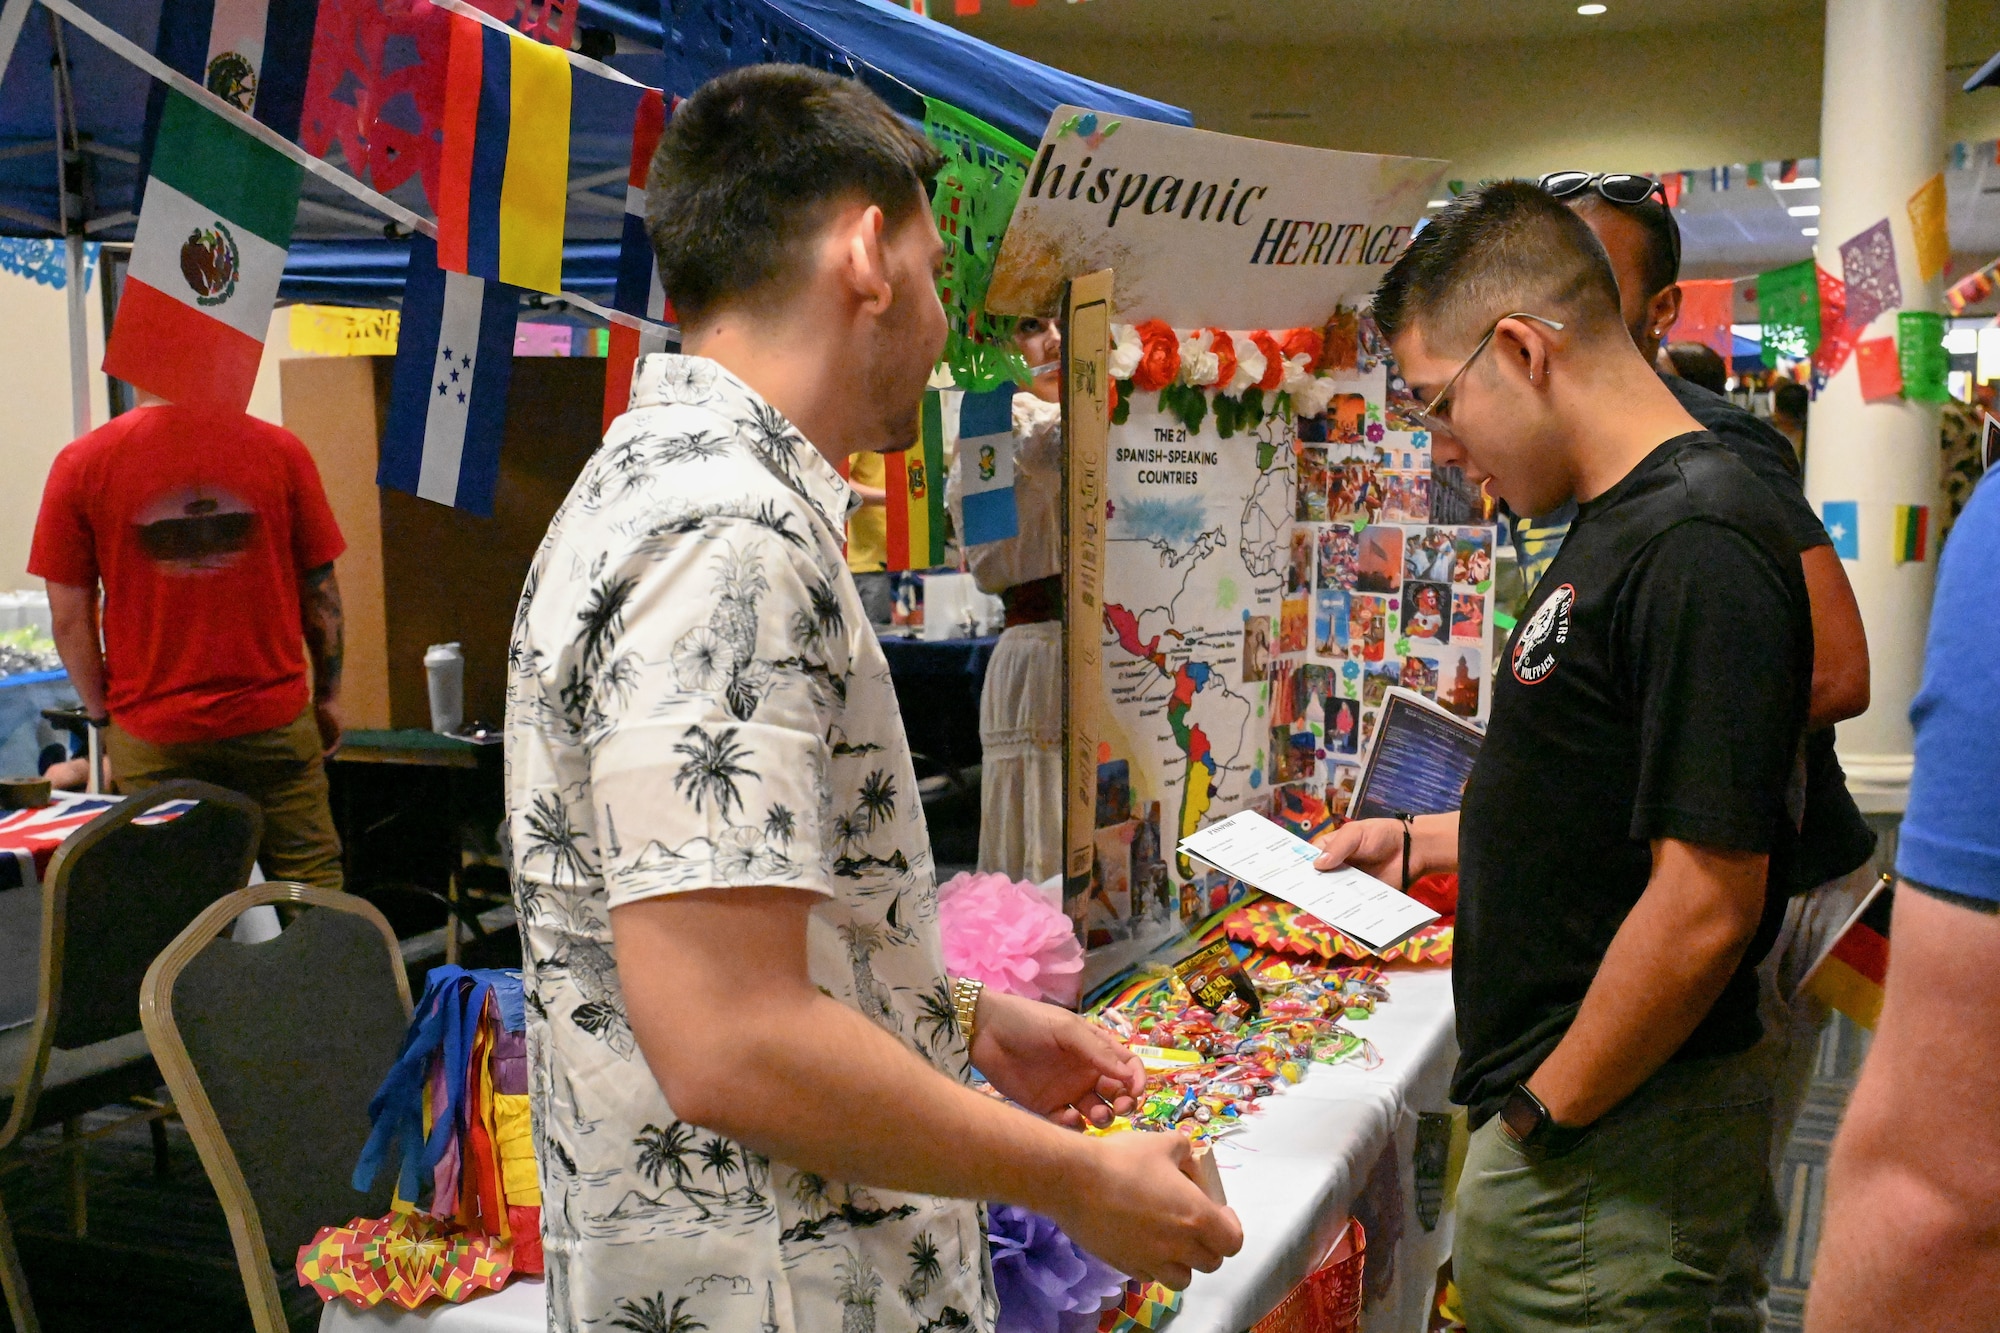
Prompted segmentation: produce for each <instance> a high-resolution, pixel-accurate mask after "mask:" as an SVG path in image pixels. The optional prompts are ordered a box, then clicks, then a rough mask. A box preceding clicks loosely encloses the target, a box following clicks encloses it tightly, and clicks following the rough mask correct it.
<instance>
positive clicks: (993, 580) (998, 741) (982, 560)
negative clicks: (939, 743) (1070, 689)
mask: <svg viewBox="0 0 2000 1333" xmlns="http://www.w3.org/2000/svg"><path fill="white" fill-rule="evenodd" d="M1014 340H1015V343H1016V345H1018V346H1019V347H1020V349H1021V354H1022V355H1023V356H1025V357H1026V358H1027V361H1028V365H1029V366H1030V367H1031V368H1032V369H1033V370H1034V372H1035V375H1034V380H1033V382H1032V383H1031V384H1030V386H1029V387H1028V389H1026V390H1025V391H1023V392H1021V393H1017V394H1015V395H1014V503H1015V508H1016V510H1017V511H1018V513H1019V515H1020V530H1019V534H1018V535H1017V536H1013V537H1009V538H1007V539H1006V540H1005V541H997V542H986V543H984V544H982V545H979V546H969V547H967V548H966V550H965V556H966V565H967V567H968V568H970V570H971V571H972V576H973V578H974V579H976V580H977V581H978V583H979V586H980V587H981V588H983V589H985V590H986V591H987V592H989V593H994V594H996V595H998V596H999V597H1000V599H1001V601H1002V602H1003V603H1005V605H1006V608H1007V628H1006V629H1005V630H1004V631H1003V632H1002V633H1001V635H1000V642H999V643H998V644H997V645H996V646H995V647H994V649H993V660H992V661H991V662H990V663H989V664H988V666H987V669H986V685H985V689H984V690H983V692H982V693H981V695H980V699H979V743H980V747H981V749H982V751H983V753H984V758H983V761H982V765H981V776H980V796H979V868H980V869H982V870H997V871H999V872H1001V873H1003V874H1006V875H1009V876H1011V877H1013V878H1015V879H1026V880H1033V881H1036V882H1040V881H1042V880H1045V879H1047V878H1049V877H1050V876H1051V875H1055V874H1058V873H1059V872H1060V871H1061V870H1062V674H1063V662H1062V605H1063V598H1062V508H1063V489H1062V463H1063V459H1062V453H1063V436H1062V406H1061V399H1062V366H1061V361H1062V333H1061V332H1060V330H1059V329H1058V328H1057V326H1056V322H1055V321H1054V320H1043V319H1033V318H1029V319H1023V320H1022V321H1021V322H1020V324H1019V326H1018V327H1017V328H1016V330H1015V333H1014ZM964 466H965V464H964V456H963V454H960V453H956V452H954V455H953V458H952V463H951V474H950V476H949V477H948V478H947V480H946V484H945V500H946V502H947V503H948V504H949V505H950V506H951V512H952V521H953V522H954V523H955V524H957V526H958V528H959V530H960V531H963V530H964V527H965V516H964V510H963V507H962V504H961V500H962V498H963V496H964V493H965V477H964Z"/></svg>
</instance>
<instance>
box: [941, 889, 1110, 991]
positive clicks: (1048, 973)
mask: <svg viewBox="0 0 2000 1333" xmlns="http://www.w3.org/2000/svg"><path fill="white" fill-rule="evenodd" d="M938 934H939V935H940V937H941V938H942V940H943V943H944V965H945V970H946V971H948V972H950V973H951V974H952V975H953V976H955V977H971V978H973V979H974V980H976V981H983V982H985V983H986V984H987V985H988V986H991V987H992V988H993V989H994V990H997V991H1004V992H1006V993H1007V994H1009V995H1019V996H1023V997H1024V998H1026V999H1030V1000H1053V1001H1055V1002H1056V1003H1058V1004H1074V1003H1076V997H1077V989H1078V985H1079V983H1080V982H1081V980H1082V976H1083V946H1082V945H1080V944H1078V943H1077V941H1076V931H1075V929H1074V928H1073V927H1072V926H1071V925H1070V920H1069V918H1068V917H1066V916H1064V915H1063V913H1062V910H1061V909H1060V908H1057V907H1054V906H1051V905H1050V903H1049V901H1048V900H1047V899H1046V898H1044V897H1042V894H1041V890H1039V889H1037V888H1036V887H1035V886H1034V885H1032V884H1022V883H1018V882H1016V881H1014V880H1011V879H1009V878H1007V877H1006V876H1005V875H998V874H981V875H975V874H959V875H954V876H952V878H950V879H948V880H946V881H945V882H944V884H943V885H941V886H940V887H939V889H938Z"/></svg>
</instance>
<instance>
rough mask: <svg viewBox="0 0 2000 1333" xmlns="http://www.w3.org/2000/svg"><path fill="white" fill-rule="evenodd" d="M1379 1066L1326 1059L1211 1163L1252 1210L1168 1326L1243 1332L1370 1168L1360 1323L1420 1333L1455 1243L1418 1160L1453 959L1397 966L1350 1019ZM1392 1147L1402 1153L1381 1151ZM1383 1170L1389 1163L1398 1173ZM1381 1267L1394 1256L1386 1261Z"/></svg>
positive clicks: (1336, 1228) (1368, 1331) (1447, 1029)
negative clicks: (1435, 1211) (1423, 1215)
mask: <svg viewBox="0 0 2000 1333" xmlns="http://www.w3.org/2000/svg"><path fill="white" fill-rule="evenodd" d="M1353 1028H1354V1031H1355V1032H1357V1033H1359V1034H1360V1035H1362V1036H1364V1037H1367V1038H1368V1039H1369V1040H1370V1041H1372V1042H1374V1043H1375V1048H1376V1050H1377V1051H1379V1052H1380V1053H1381V1055H1382V1063H1381V1065H1380V1066H1379V1067H1378V1068H1376V1069H1373V1070H1363V1069H1361V1068H1359V1067H1358V1066H1356V1065H1352V1064H1348V1065H1333V1066H1326V1065H1318V1066H1314V1068H1313V1069H1312V1071H1311V1073H1309V1074H1308V1075H1307V1076H1306V1080H1305V1082H1303V1083H1301V1084H1299V1086H1297V1087H1296V1088H1292V1089H1290V1090H1289V1091H1287V1092H1285V1093H1283V1094H1281V1095H1279V1096H1277V1097H1273V1098H1271V1099H1270V1100H1268V1101H1266V1102H1264V1103H1263V1104H1262V1108H1263V1109H1261V1110H1260V1111H1258V1113H1257V1114H1256V1116H1255V1117H1254V1118H1253V1119H1252V1120H1251V1121H1250V1122H1249V1124H1248V1126H1247V1127H1246V1128H1245V1129H1244V1130H1243V1132H1242V1133H1240V1134H1235V1135H1232V1136H1230V1137H1229V1138H1226V1139H1224V1140H1222V1142H1221V1144H1220V1145H1219V1146H1218V1147H1217V1148H1216V1162H1217V1164H1218V1165H1220V1166H1221V1168H1222V1184H1223V1188H1224V1189H1225V1190H1227V1191H1228V1194H1229V1203H1230V1206H1231V1207H1233V1208H1235V1209H1236V1213H1237V1216H1239V1217H1240V1218H1242V1220H1243V1249H1242V1252H1241V1253H1239V1254H1238V1255H1237V1256H1236V1257H1235V1258H1233V1259H1230V1260H1229V1261H1228V1262H1226V1263H1225V1264H1223V1266H1222V1267H1221V1268H1220V1269H1218V1270H1217V1271H1215V1272H1213V1273H1197V1274H1195V1278H1194V1283H1193V1285H1192V1286H1190V1287H1189V1288H1188V1290H1187V1295H1186V1297H1185V1300H1184V1303H1183V1305H1182V1307H1181V1311H1180V1313H1179V1314H1178V1315H1176V1316H1175V1317H1174V1319H1173V1321H1172V1322H1171V1323H1170V1324H1168V1326H1167V1327H1168V1330H1169V1333H1238V1331H1239V1330H1241V1329H1244V1328H1247V1327H1249V1326H1250V1325H1251V1324H1253V1323H1255V1322H1256V1321H1257V1320H1259V1319H1261V1318H1263V1316H1264V1315H1265V1314H1267V1313H1269V1312H1270V1310H1271V1309H1272V1307H1273V1306H1275V1305H1276V1304H1277V1303H1278V1302H1279V1301H1281V1300H1283V1299H1284V1297H1285V1294H1286V1293H1287V1292H1289V1291H1290V1290H1291V1289H1292V1288H1293V1287H1294V1286H1296V1285H1297V1284H1298V1282H1299V1281H1300V1280H1301V1279H1302V1278H1304V1277H1305V1275H1306V1274H1307V1273H1308V1272H1310V1271H1311V1270H1312V1268H1313V1266H1314V1265H1315V1264H1316V1263H1317V1262H1318V1260H1319V1259H1320V1258H1321V1256H1323V1255H1324V1254H1325V1253H1326V1252H1327V1249H1328V1247H1329V1246H1331V1245H1332V1243H1333V1241H1334V1240H1335V1238H1336V1237H1337V1236H1338V1235H1339V1233H1340V1229H1341V1227H1342V1225H1344V1223H1345V1222H1346V1220H1347V1217H1348V1215H1349V1212H1350V1210H1354V1209H1355V1205H1356V1202H1357V1200H1359V1199H1360V1198H1361V1195H1362V1193H1363V1191H1364V1189H1367V1188H1368V1187H1369V1185H1370V1181H1371V1177H1372V1176H1373V1175H1374V1172H1375V1171H1376V1169H1377V1168H1378V1166H1380V1167H1381V1169H1382V1170H1383V1171H1384V1173H1385V1175H1384V1176H1383V1177H1380V1178H1376V1179H1375V1180H1374V1189H1373V1190H1372V1191H1370V1203H1371V1204H1374V1205H1376V1206H1375V1208H1373V1209H1371V1210H1370V1211H1379V1212H1383V1213H1384V1216H1383V1217H1381V1218H1378V1219H1376V1220H1375V1221H1374V1223H1373V1228H1374V1229H1373V1230H1371V1231H1370V1233H1369V1236H1368V1264H1369V1273H1370V1282H1369V1286H1370V1288H1371V1289H1372V1290H1374V1291H1375V1293H1376V1296H1375V1299H1373V1300H1371V1301H1370V1302H1369V1304H1368V1305H1367V1307H1366V1308H1365V1309H1364V1311H1363V1314H1362V1325H1361V1326H1362V1328H1363V1330H1364V1333H1422V1331H1423V1329H1424V1328H1425V1326H1426V1321H1427V1319H1428V1315H1429V1307H1430V1300H1431V1296H1432V1294H1433V1293H1434V1291H1435V1289H1436V1285H1437V1270H1438V1266H1439V1265H1440V1264H1442V1263H1443V1262H1444V1261H1445V1259H1446V1258H1447V1257H1448V1256H1449V1255H1450V1253H1451V1217H1450V1215H1449V1214H1446V1215H1444V1216H1443V1217H1441V1218H1440V1219H1439V1220H1438V1223H1437V1227H1436V1229H1435V1230H1433V1231H1425V1230H1424V1229H1423V1227H1422V1225H1421V1224H1420V1223H1419V1222H1418V1220H1417V1213H1416V1199H1417V1194H1416V1182H1415V1180H1414V1177H1413V1173H1412V1167H1411V1161H1412V1153H1413V1150H1414V1148H1415V1146H1416V1137H1417V1116H1418V1114H1419V1113H1421V1112H1425V1111H1437V1112H1442V1111H1448V1110H1449V1109H1450V1107H1449V1106H1448V1105H1447V1104H1446V1101H1445V1094H1446V1090H1447V1089H1448V1088H1449V1087H1450V1084H1451V1071H1452V1066H1453V1065H1454V1064H1455V1063H1456V1062H1457V1060H1458V1039H1457V1035H1456V1029H1455V1025H1454V1023H1453V1021H1452V1007H1451V970H1450V969H1449V968H1443V967H1439V968H1422V969H1415V968H1411V969H1393V970H1391V971H1390V973H1389V1002H1388V1003H1387V1004H1384V1005H1382V1006H1380V1007H1379V1008H1377V1009H1376V1011H1375V1013H1374V1015H1373V1016H1372V1017H1370V1018H1368V1019H1367V1020H1365V1021H1363V1022H1358V1023H1355V1024H1353ZM1392 1143H1393V1145H1394V1153H1393V1154H1392V1155H1389V1156H1386V1157H1385V1152H1386V1151H1387V1150H1388V1149H1389V1148H1390V1146H1391V1144H1392ZM1388 1173H1393V1181H1392V1180H1391V1179H1390V1178H1389V1175H1388ZM1384 1265H1389V1266H1388V1267H1384Z"/></svg>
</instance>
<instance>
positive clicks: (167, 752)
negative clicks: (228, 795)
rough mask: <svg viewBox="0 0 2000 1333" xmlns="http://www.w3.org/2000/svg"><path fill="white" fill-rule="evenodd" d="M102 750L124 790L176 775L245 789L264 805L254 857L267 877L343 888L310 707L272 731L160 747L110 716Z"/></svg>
mask: <svg viewBox="0 0 2000 1333" xmlns="http://www.w3.org/2000/svg"><path fill="white" fill-rule="evenodd" d="M104 748H105V751H106V753H108V754H109V755H110V756H111V776H112V780H113V782H115V783H116V784H117V787H118V790H119V791H121V792H136V791H144V790H145V789H146V788H148V787H155V786H158V785H159V784H160V783H162V782H172V781H174V780H175V779H177V778H194V779H195V780H197V781H200V782H212V783H214V784H215V785H216V786H218V787H227V788H228V789H229V790H231V791H238V792H242V793H243V794H244V795H245V796H248V797H249V798H250V799H251V800H253V801H255V802H256V803H257V804H258V805H259V806H260V807H261V808H262V809H263V811H264V838H263V842H262V843H261V844H260V845H259V847H258V849H257V863H258V864H259V865H261V866H262V867H263V868H264V877H265V878H266V879H284V880H297V881H298V882H299V883H301V884H311V885H314V886H316V887H318V888H322V889H338V888H340V887H341V870H340V836H339V834H337V833H335V832H334V828H333V809H332V807H331V806H330V805H329V804H328V803H327V788H326V763H325V761H324V760H323V759H322V758H321V757H320V745H319V727H318V725H317V724H316V723H315V722H314V721H313V712H312V709H311V708H310V707H308V708H307V709H306V711H305V712H303V713H301V714H299V716H298V717H297V718H295V719H294V720H293V721H292V722H290V723H288V724H287V725H285V726H282V727H273V728H272V729H271V730H269V731H258V732H253V733H251V734H250V735H248V736H231V737H230V738H229V739H227V740H220V741H188V742H186V743H184V744H180V745H155V744H153V743H152V742H151V741H145V740H141V739H139V738H138V737H137V736H134V735H133V734H132V733H131V732H129V731H126V730H125V729H124V728H123V727H120V726H119V725H118V724H117V723H116V722H113V723H112V724H111V725H110V726H108V727H106V728H105V729H104Z"/></svg>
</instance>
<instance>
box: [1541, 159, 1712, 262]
mask: <svg viewBox="0 0 2000 1333" xmlns="http://www.w3.org/2000/svg"><path fill="white" fill-rule="evenodd" d="M1536 183H1537V184H1538V185H1540V186H1541V187H1542V189H1543V190H1544V191H1545V192H1547V194H1548V195H1549V197H1550V198H1552V199H1574V198H1575V197H1576V196H1577V195H1580V194H1582V193H1583V192H1584V191H1586V190H1595V191H1596V192H1597V197H1598V198H1600V199H1602V200H1604V201H1605V202H1606V203H1611V204H1616V205H1618V206H1619V207H1620V208H1636V207H1638V206H1639V205H1640V204H1643V203H1645V202H1647V201H1648V200H1650V199H1655V198H1657V199H1658V200H1659V201H1660V211H1661V212H1662V213H1664V214H1666V218H1667V246H1668V248H1669V249H1670V250H1672V251H1673V256H1674V272H1675V273H1676V274H1678V273H1679V272H1680V271H1681V224H1680V223H1679V222H1678V221H1677V220H1676V219H1675V218H1674V210H1673V206H1672V205H1670V204H1669V203H1668V202H1667V187H1666V186H1664V185H1662V184H1661V183H1660V182H1658V181H1656V180H1654V179H1653V178H1652V177H1651V176H1635V175H1633V174H1632V173H1631V172H1629V171H1603V172H1600V171H1551V172H1550V173H1549V174H1548V175H1546V176H1544V177H1542V178H1541V180H1539V181H1538V182H1536Z"/></svg>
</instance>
